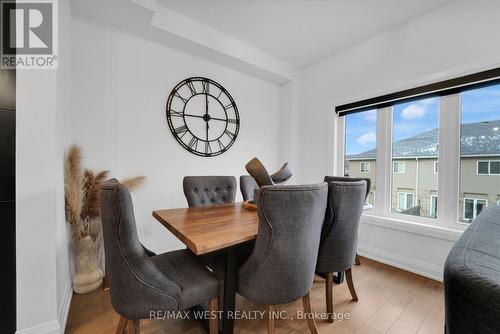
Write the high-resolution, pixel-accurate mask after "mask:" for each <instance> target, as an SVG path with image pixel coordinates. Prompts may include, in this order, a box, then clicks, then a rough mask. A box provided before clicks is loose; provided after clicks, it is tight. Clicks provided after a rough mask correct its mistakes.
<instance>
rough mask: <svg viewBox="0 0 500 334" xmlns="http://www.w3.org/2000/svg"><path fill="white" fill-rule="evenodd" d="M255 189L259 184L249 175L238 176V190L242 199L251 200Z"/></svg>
mask: <svg viewBox="0 0 500 334" xmlns="http://www.w3.org/2000/svg"><path fill="white" fill-rule="evenodd" d="M256 189H259V186H258V185H257V182H256V181H255V179H254V178H253V177H252V176H251V175H241V176H240V190H241V195H242V196H243V200H244V201H249V200H253V197H254V191H255V190H256Z"/></svg>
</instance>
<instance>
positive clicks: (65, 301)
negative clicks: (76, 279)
mask: <svg viewBox="0 0 500 334" xmlns="http://www.w3.org/2000/svg"><path fill="white" fill-rule="evenodd" d="M72 297H73V284H72V282H71V280H70V281H69V282H68V284H67V285H66V289H65V290H64V295H63V298H62V301H61V305H60V306H59V311H58V314H57V319H58V320H59V326H60V329H61V333H64V332H65V330H66V322H67V321H68V314H69V307H70V305H71V298H72Z"/></svg>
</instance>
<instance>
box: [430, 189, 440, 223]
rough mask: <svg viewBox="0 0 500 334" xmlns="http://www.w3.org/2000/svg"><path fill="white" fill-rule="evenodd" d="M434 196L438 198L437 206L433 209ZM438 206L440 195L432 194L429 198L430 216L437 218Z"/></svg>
mask: <svg viewBox="0 0 500 334" xmlns="http://www.w3.org/2000/svg"><path fill="white" fill-rule="evenodd" d="M434 198H435V199H436V207H435V208H434V210H433V206H434V201H433V199H434ZM437 206H438V195H431V196H430V198H429V217H431V218H434V219H437ZM433 211H435V213H434V214H433Z"/></svg>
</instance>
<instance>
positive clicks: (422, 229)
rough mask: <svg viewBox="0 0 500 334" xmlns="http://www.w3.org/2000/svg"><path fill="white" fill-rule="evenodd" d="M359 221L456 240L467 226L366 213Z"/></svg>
mask: <svg viewBox="0 0 500 334" xmlns="http://www.w3.org/2000/svg"><path fill="white" fill-rule="evenodd" d="M361 223H362V224H368V225H374V226H377V227H382V228H387V229H392V230H398V231H404V232H408V233H413V234H419V235H424V236H428V237H433V238H437V239H443V240H449V241H457V240H458V238H460V236H461V235H462V233H463V231H464V230H465V228H467V226H466V225H463V224H458V223H457V224H456V225H457V226H456V228H450V227H444V226H436V225H430V224H424V223H418V222H412V221H408V220H404V219H400V218H394V217H385V216H379V215H373V214H368V213H364V214H363V216H362V218H361Z"/></svg>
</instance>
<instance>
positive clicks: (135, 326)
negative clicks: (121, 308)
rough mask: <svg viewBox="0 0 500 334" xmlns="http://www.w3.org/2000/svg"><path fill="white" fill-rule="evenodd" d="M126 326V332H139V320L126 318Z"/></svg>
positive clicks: (130, 333) (135, 333)
mask: <svg viewBox="0 0 500 334" xmlns="http://www.w3.org/2000/svg"><path fill="white" fill-rule="evenodd" d="M127 327H128V334H139V333H140V331H141V321H140V320H128V321H127Z"/></svg>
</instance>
